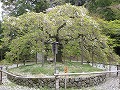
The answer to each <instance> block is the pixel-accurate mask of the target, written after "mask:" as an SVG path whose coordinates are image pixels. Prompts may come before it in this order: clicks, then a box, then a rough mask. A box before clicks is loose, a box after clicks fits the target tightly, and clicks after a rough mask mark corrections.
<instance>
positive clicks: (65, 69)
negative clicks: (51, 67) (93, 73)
mask: <svg viewBox="0 0 120 90" xmlns="http://www.w3.org/2000/svg"><path fill="white" fill-rule="evenodd" d="M64 73H68V67H67V66H66V67H64ZM66 88H67V76H65V90H66Z"/></svg>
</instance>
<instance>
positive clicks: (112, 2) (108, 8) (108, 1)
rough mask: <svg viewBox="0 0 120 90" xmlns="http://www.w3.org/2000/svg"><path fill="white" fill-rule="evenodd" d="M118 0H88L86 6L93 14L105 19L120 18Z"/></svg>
mask: <svg viewBox="0 0 120 90" xmlns="http://www.w3.org/2000/svg"><path fill="white" fill-rule="evenodd" d="M119 3H120V1H119V0H89V2H87V3H86V7H87V8H88V9H89V11H90V12H91V13H92V14H93V15H94V16H97V17H98V16H99V17H101V18H104V19H105V20H108V21H110V20H115V19H120V10H119V9H120V7H119Z"/></svg>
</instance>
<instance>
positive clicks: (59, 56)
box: [56, 44, 63, 62]
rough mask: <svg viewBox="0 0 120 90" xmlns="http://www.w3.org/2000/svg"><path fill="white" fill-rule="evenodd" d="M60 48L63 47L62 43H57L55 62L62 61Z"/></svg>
mask: <svg viewBox="0 0 120 90" xmlns="http://www.w3.org/2000/svg"><path fill="white" fill-rule="evenodd" d="M62 49H63V45H62V44H58V53H57V55H56V61H57V62H62Z"/></svg>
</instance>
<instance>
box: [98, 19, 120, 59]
mask: <svg viewBox="0 0 120 90" xmlns="http://www.w3.org/2000/svg"><path fill="white" fill-rule="evenodd" d="M100 25H101V27H102V28H103V31H102V32H103V33H104V34H105V35H107V36H108V37H109V39H108V40H109V42H108V45H109V46H110V47H112V48H114V51H115V52H116V53H117V54H118V55H120V52H119V48H120V20H114V21H109V22H108V21H100ZM116 57H117V56H116Z"/></svg>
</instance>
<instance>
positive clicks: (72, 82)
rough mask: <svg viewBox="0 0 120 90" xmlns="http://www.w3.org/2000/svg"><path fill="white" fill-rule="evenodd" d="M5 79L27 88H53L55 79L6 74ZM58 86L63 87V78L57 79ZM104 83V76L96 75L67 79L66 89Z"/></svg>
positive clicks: (51, 77)
mask: <svg viewBox="0 0 120 90" xmlns="http://www.w3.org/2000/svg"><path fill="white" fill-rule="evenodd" d="M7 78H8V79H9V80H10V81H11V82H13V83H16V84H18V85H22V86H28V87H35V88H39V87H44V86H45V87H49V88H55V77H54V76H50V77H42V78H28V77H22V76H16V75H13V74H10V73H9V74H7ZM59 80H60V81H59V85H60V87H65V78H64V77H60V78H59ZM105 81H106V74H102V75H96V76H89V77H79V76H77V77H67V78H66V82H67V88H71V87H75V88H82V87H89V86H94V85H98V84H100V83H103V82H105Z"/></svg>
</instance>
